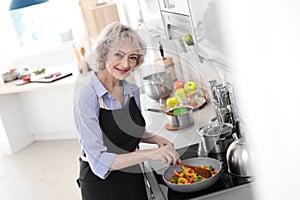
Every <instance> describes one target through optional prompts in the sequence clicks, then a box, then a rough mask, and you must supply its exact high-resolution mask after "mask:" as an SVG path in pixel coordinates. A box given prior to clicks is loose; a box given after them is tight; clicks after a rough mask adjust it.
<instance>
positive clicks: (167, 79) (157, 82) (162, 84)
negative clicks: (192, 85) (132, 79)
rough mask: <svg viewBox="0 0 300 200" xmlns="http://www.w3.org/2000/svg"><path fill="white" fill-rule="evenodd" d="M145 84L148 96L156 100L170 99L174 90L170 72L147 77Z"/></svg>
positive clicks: (144, 80)
mask: <svg viewBox="0 0 300 200" xmlns="http://www.w3.org/2000/svg"><path fill="white" fill-rule="evenodd" d="M143 83H144V89H145V92H146V94H147V95H148V96H149V97H150V98H152V99H154V100H159V99H161V98H166V97H168V96H169V95H170V94H171V92H172V88H173V82H172V79H171V75H170V73H169V72H158V73H154V74H151V75H148V76H145V77H144V78H143Z"/></svg>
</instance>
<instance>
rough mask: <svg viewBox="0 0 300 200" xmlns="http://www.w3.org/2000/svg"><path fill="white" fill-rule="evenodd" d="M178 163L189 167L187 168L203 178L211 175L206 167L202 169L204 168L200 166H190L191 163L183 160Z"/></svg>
mask: <svg viewBox="0 0 300 200" xmlns="http://www.w3.org/2000/svg"><path fill="white" fill-rule="evenodd" d="M178 164H180V165H181V166H184V167H189V168H191V169H193V170H194V171H195V172H196V173H197V174H199V175H201V176H202V177H204V178H209V177H211V172H210V171H209V170H207V169H204V168H202V167H200V166H192V165H188V164H186V163H183V162H179V163H178Z"/></svg>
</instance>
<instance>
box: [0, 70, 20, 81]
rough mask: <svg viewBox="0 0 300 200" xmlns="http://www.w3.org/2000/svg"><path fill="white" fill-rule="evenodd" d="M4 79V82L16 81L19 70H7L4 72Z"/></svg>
mask: <svg viewBox="0 0 300 200" xmlns="http://www.w3.org/2000/svg"><path fill="white" fill-rule="evenodd" d="M2 79H3V81H4V83H7V82H10V81H14V80H16V79H17V72H15V71H12V72H6V73H4V74H2Z"/></svg>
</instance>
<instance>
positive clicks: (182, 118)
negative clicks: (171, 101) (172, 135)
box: [166, 106, 194, 127]
mask: <svg viewBox="0 0 300 200" xmlns="http://www.w3.org/2000/svg"><path fill="white" fill-rule="evenodd" d="M180 108H183V109H186V110H187V113H185V114H181V115H175V116H172V115H166V116H167V118H168V122H169V124H170V126H172V127H188V126H190V125H192V124H193V123H194V113H193V108H192V107H191V106H182V107H180ZM176 109H178V108H174V109H172V110H169V112H170V113H173V112H174V110H176Z"/></svg>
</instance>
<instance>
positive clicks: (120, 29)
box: [88, 22, 146, 72]
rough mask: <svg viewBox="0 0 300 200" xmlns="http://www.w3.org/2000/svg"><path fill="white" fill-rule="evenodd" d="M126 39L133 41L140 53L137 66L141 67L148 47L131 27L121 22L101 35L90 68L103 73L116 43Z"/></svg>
mask: <svg viewBox="0 0 300 200" xmlns="http://www.w3.org/2000/svg"><path fill="white" fill-rule="evenodd" d="M124 38H129V39H131V41H132V43H133V45H135V46H136V47H137V51H138V53H139V54H141V56H140V58H139V60H138V63H137V66H139V65H141V64H142V63H143V62H144V55H145V54H146V45H145V43H144V41H143V40H142V39H141V38H140V37H139V35H138V33H137V32H136V31H135V30H133V29H132V28H131V27H129V26H126V25H123V24H120V23H119V22H113V23H111V24H109V25H107V26H106V27H105V28H104V29H103V30H102V32H101V34H100V35H99V37H98V39H97V43H96V48H94V50H93V52H92V55H91V56H89V57H90V58H88V62H89V63H90V67H91V68H92V69H93V70H94V71H95V72H99V71H103V70H104V69H105V67H106V66H105V63H106V61H107V54H108V52H109V51H110V50H111V48H112V47H113V45H114V44H116V42H118V41H121V40H122V39H124ZM92 60H93V61H92Z"/></svg>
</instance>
